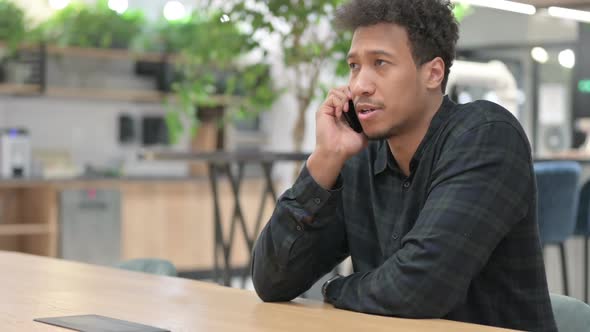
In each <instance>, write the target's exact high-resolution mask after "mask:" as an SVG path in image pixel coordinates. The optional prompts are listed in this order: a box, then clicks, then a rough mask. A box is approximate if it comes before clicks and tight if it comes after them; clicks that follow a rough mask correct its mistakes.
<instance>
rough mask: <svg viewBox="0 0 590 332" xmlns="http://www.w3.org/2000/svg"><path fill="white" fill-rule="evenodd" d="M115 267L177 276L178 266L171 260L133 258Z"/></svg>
mask: <svg viewBox="0 0 590 332" xmlns="http://www.w3.org/2000/svg"><path fill="white" fill-rule="evenodd" d="M115 267H117V268H120V269H124V270H129V271H136V272H144V273H150V274H157V275H164V276H170V277H176V276H177V272H176V268H175V267H174V265H173V264H172V263H171V262H169V261H167V260H164V259H156V258H140V259H132V260H128V261H124V262H121V263H119V264H116V265H115Z"/></svg>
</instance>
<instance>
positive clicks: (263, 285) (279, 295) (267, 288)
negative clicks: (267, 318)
mask: <svg viewBox="0 0 590 332" xmlns="http://www.w3.org/2000/svg"><path fill="white" fill-rule="evenodd" d="M252 283H253V284H254V290H255V291H256V294H257V295H258V297H259V298H260V299H261V300H262V301H264V302H288V301H291V300H293V299H294V298H296V297H297V295H293V294H291V292H289V291H288V289H286V288H285V287H284V286H282V284H283V283H282V282H281V281H278V280H277V281H273V280H271V279H270V278H260V276H257V275H256V274H253V276H252Z"/></svg>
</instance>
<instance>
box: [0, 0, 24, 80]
mask: <svg viewBox="0 0 590 332" xmlns="http://www.w3.org/2000/svg"><path fill="white" fill-rule="evenodd" d="M25 36H26V30H25V13H24V11H23V10H22V9H21V8H20V7H19V6H17V5H16V4H14V3H13V2H12V1H11V0H0V42H2V43H4V44H5V48H2V51H0V82H3V81H5V80H6V75H7V73H6V63H7V61H8V57H9V56H10V55H12V53H13V52H14V51H15V50H16V49H17V47H18V46H19V45H20V44H21V43H22V41H23V40H24V38H25Z"/></svg>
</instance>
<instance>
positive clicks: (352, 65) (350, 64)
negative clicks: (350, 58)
mask: <svg viewBox="0 0 590 332" xmlns="http://www.w3.org/2000/svg"><path fill="white" fill-rule="evenodd" d="M348 67H349V68H350V69H356V68H357V67H358V65H357V64H356V63H349V64H348Z"/></svg>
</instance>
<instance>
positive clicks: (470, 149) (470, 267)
mask: <svg viewBox="0 0 590 332" xmlns="http://www.w3.org/2000/svg"><path fill="white" fill-rule="evenodd" d="M533 181H534V173H533V170H532V161H531V152H530V148H529V145H528V141H527V140H526V139H525V138H524V137H522V136H521V134H520V132H519V131H518V130H517V129H516V128H514V127H513V126H512V125H511V124H509V123H504V122H494V123H488V124H485V125H480V126H478V127H476V128H472V129H470V130H468V131H466V132H464V133H463V134H460V135H459V136H458V137H451V138H449V139H448V142H447V143H446V144H445V145H444V146H443V148H442V151H441V153H440V158H439V159H438V161H437V164H436V165H435V167H434V170H433V173H432V174H431V185H430V187H429V193H428V196H427V199H426V202H425V204H424V206H423V209H422V210H421V212H420V214H419V216H418V218H417V220H416V223H415V225H414V226H413V228H412V229H411V230H410V231H409V232H408V233H407V234H406V235H405V236H404V238H403V239H402V242H401V247H400V249H399V250H398V251H397V252H396V253H395V254H394V255H392V256H391V257H389V258H388V259H387V260H386V261H385V263H384V264H382V265H381V266H379V267H378V268H376V269H375V270H372V271H369V272H363V273H354V274H352V275H350V276H348V277H345V278H341V279H338V280H335V281H333V282H332V283H330V285H329V287H328V288H327V297H328V301H329V302H331V303H332V304H334V306H335V307H337V308H342V309H349V310H354V311H359V312H365V313H372V314H380V315H388V316H398V317H408V318H440V317H444V316H445V315H446V314H448V313H449V312H450V311H451V310H452V309H453V308H454V307H455V306H456V305H457V304H458V303H460V302H461V301H462V300H463V299H464V298H465V296H466V294H467V290H468V288H469V285H470V283H471V281H472V279H473V278H474V277H475V276H476V275H477V274H478V272H479V271H480V270H481V269H482V268H483V267H484V265H485V264H486V261H487V260H488V258H489V256H490V255H491V253H492V252H493V250H494V248H495V247H496V246H497V245H498V243H499V242H500V241H501V239H502V238H503V237H505V235H506V234H507V233H508V232H509V231H510V230H511V229H512V228H513V226H514V225H515V224H516V223H518V222H519V221H520V220H522V219H523V218H524V217H525V216H526V215H527V213H528V210H529V206H530V204H532V201H533V199H534V182H533Z"/></svg>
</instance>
